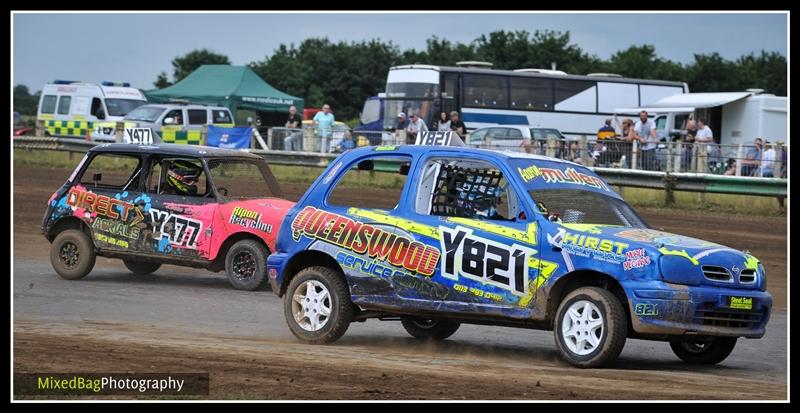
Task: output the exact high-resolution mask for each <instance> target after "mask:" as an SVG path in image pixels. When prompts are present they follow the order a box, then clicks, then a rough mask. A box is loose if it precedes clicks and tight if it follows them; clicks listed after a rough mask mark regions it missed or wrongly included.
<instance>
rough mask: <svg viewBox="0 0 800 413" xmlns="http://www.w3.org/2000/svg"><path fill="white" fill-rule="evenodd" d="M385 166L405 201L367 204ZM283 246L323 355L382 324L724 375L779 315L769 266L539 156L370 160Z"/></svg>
mask: <svg viewBox="0 0 800 413" xmlns="http://www.w3.org/2000/svg"><path fill="white" fill-rule="evenodd" d="M377 170H380V171H393V172H394V173H396V175H395V176H396V178H394V182H395V183H396V184H397V185H398V187H400V188H402V190H401V191H400V192H398V193H397V195H395V196H390V195H389V193H387V191H385V190H384V191H380V192H376V201H378V202H380V203H381V204H382V205H384V206H385V207H384V208H366V207H364V206H363V198H359V197H356V196H354V192H353V191H352V188H348V187H347V186H346V185H347V183H348V182H354V181H356V179H357V178H358V176H361V175H360V174H362V173H363V172H364V171H377ZM389 179H391V178H389ZM369 192H370V191H369V188H363V187H360V188H359V190H358V194H359V195H360V196H362V197H363V196H365V195H368V194H369ZM278 234H279V235H278V240H277V244H276V251H275V252H274V253H273V254H272V255H270V256H269V258H268V260H267V263H268V270H269V280H270V283H271V285H272V291H273V292H274V293H276V294H277V295H278V296H281V297H284V313H285V318H286V321H287V324H288V326H289V329H290V330H291V332H292V333H293V334H294V335H295V336H296V337H297V338H298V339H300V340H301V341H304V342H308V343H330V342H333V341H335V340H337V339H339V338H340V337H341V336H342V335H343V334H344V333H345V332H346V331H347V328H348V326H349V325H350V323H351V322H354V321H364V320H366V319H370V318H377V319H380V320H400V321H401V323H402V325H403V327H404V328H405V329H406V331H408V333H409V334H411V335H412V336H414V337H417V338H422V339H433V340H442V339H445V338H447V337H449V336H451V335H453V334H454V333H455V332H456V331H457V330H458V328H459V326H460V324H462V323H474V324H492V325H500V326H511V327H523V328H534V329H544V330H550V329H552V330H553V331H554V332H555V341H556V346H557V348H558V351H559V353H560V354H561V356H562V357H563V358H565V359H566V360H567V361H569V362H570V363H572V364H574V365H576V366H580V367H599V366H603V365H606V364H608V363H611V362H612V361H613V360H615V359H616V357H617V356H618V354H619V353H620V351H621V350H622V348H623V346H624V344H625V341H626V339H627V338H637V339H647V340H658V341H667V342H669V343H670V346H671V348H672V351H673V352H674V353H675V354H676V355H677V356H678V357H679V358H681V359H682V360H684V361H686V362H688V363H693V364H714V363H719V362H721V361H722V360H724V359H725V358H726V357H727V356H728V355H729V354H730V353H731V351H732V350H733V348H734V346H735V345H736V341H737V338H738V337H748V338H759V337H762V336H763V335H764V333H765V327H766V324H767V321H768V320H769V316H770V310H771V306H772V297H771V295H770V294H769V293H768V292H767V291H766V274H765V272H764V267H763V265H762V264H761V263H760V262H759V260H758V259H757V258H755V257H753V256H752V255H750V254H748V253H746V252H742V251H737V250H735V249H733V248H729V247H725V246H722V245H718V244H714V243H711V242H707V241H703V240H699V239H694V238H689V237H685V236H681V235H675V234H670V233H666V232H663V231H658V230H654V229H651V228H650V227H649V226H648V225H647V223H646V222H645V221H644V220H643V219H642V218H641V217H640V216H639V215H638V214H637V213H636V211H634V210H633V208H632V207H630V206H629V205H628V204H627V203H625V201H624V200H623V199H622V198H621V197H620V196H619V194H617V193H616V192H614V190H613V189H612V188H611V186H610V185H609V184H608V183H606V182H605V181H604V180H603V179H602V178H600V177H599V176H597V175H596V174H595V173H594V172H592V171H591V170H589V169H588V168H585V167H583V166H581V165H578V164H575V163H572V162H566V161H562V160H557V159H553V158H547V157H543V156H537V155H529V154H521V153H510V152H498V151H487V150H482V149H472V148H463V147H462V148H456V147H435V146H400V147H396V146H383V147H381V146H379V147H368V148H358V149H354V150H351V151H348V152H346V153H344V154H342V155H340V156H339V157H338V158H337V159H336V160H334V161H333V162H331V164H330V166H329V167H328V168H327V170H326V171H324V172H323V173H322V174H320V176H319V178H318V179H317V180H316V181H315V182H314V183H313V184H312V186H311V187H310V188H309V189H308V191H307V192H306V193H305V195H303V196H302V197H301V198H300V201H299V202H298V203H297V204H296V205H294V206H293V207H292V208H291V209H290V210H289V212H288V214H287V215H286V218H285V219H284V220H283V223H282V224H281V229H280V231H279V233H278Z"/></svg>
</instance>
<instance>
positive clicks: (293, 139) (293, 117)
mask: <svg viewBox="0 0 800 413" xmlns="http://www.w3.org/2000/svg"><path fill="white" fill-rule="evenodd" d="M302 123H303V119H302V118H301V117H300V115H298V114H297V108H296V107H294V106H290V107H289V117H288V118H287V119H286V125H285V126H286V128H289V129H300V125H302ZM287 135H288V136H286V137H285V138H284V139H283V149H284V150H287V151H299V150H300V149H301V146H302V143H303V131H302V130H300V131H287Z"/></svg>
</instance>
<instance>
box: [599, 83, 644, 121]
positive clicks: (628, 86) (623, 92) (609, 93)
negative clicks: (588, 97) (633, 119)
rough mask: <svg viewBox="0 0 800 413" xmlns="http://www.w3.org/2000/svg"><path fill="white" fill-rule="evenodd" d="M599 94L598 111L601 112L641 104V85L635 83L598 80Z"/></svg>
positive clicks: (609, 111) (610, 111)
mask: <svg viewBox="0 0 800 413" xmlns="http://www.w3.org/2000/svg"><path fill="white" fill-rule="evenodd" d="M597 94H598V99H597V111H598V112H600V113H614V111H615V110H617V108H635V107H637V106H639V85H637V84H634V83H613V82H597Z"/></svg>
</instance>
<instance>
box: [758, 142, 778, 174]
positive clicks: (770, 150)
mask: <svg viewBox="0 0 800 413" xmlns="http://www.w3.org/2000/svg"><path fill="white" fill-rule="evenodd" d="M764 143H765V144H766V145H767V149H765V150H764V152H763V153H762V154H761V165H760V167H759V170H758V174H757V175H758V176H763V177H768V178H772V177H774V176H775V147H774V146H772V145H770V142H769V141H765V142H764Z"/></svg>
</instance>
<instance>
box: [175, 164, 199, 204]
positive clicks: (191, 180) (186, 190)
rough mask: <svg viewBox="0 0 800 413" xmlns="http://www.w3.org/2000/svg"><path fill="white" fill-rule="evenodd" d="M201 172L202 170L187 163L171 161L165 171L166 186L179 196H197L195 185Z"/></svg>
mask: <svg viewBox="0 0 800 413" xmlns="http://www.w3.org/2000/svg"><path fill="white" fill-rule="evenodd" d="M202 172H203V170H202V168H200V167H199V166H197V165H195V164H193V163H191V162H189V161H183V160H177V161H172V162H171V164H170V166H169V169H167V184H169V186H171V187H172V188H173V189H174V190H175V192H176V193H178V194H180V195H195V194H197V185H195V184H196V183H197V180H198V179H199V178H200V174H201V173H202Z"/></svg>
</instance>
